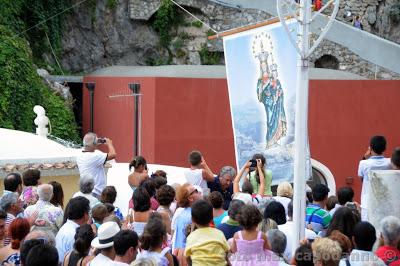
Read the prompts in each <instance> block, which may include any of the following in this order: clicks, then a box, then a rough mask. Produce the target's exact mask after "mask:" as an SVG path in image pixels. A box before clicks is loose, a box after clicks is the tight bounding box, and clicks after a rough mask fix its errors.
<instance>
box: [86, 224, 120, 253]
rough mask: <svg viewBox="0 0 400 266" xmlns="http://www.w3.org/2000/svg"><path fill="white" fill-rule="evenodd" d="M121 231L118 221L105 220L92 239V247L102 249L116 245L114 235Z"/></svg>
mask: <svg viewBox="0 0 400 266" xmlns="http://www.w3.org/2000/svg"><path fill="white" fill-rule="evenodd" d="M119 231H120V228H119V226H118V224H117V223H116V222H105V223H103V224H102V225H100V226H99V229H98V230H97V237H96V238H95V239H93V240H92V247H94V248H98V249H102V248H109V247H112V246H113V245H114V236H115V235H116V234H117V233H118V232H119Z"/></svg>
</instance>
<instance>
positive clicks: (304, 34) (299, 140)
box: [277, 0, 340, 254]
mask: <svg viewBox="0 0 400 266" xmlns="http://www.w3.org/2000/svg"><path fill="white" fill-rule="evenodd" d="M339 1H340V0H330V1H328V2H327V3H326V4H325V7H323V8H322V9H321V10H319V11H318V12H316V13H315V14H314V16H313V17H311V13H312V7H311V0H301V1H300V4H299V5H297V4H296V3H295V2H294V1H293V0H278V1H277V11H278V16H279V19H280V21H281V23H282V26H283V28H284V30H285V31H286V34H287V35H288V37H289V40H290V42H291V43H292V44H293V46H294V48H295V49H296V51H297V52H298V54H299V55H298V63H297V87H296V120H295V123H296V125H295V147H294V149H295V152H294V193H293V223H294V236H295V239H294V241H293V243H292V252H293V254H294V251H295V249H296V248H297V247H298V245H299V242H300V240H302V239H303V238H304V233H305V222H306V221H305V216H306V180H308V178H309V174H310V173H309V172H308V167H307V159H308V158H307V157H308V153H307V149H308V145H307V144H308V123H307V121H308V82H309V76H308V67H309V66H308V65H309V63H308V58H309V56H310V54H311V53H312V52H313V51H314V50H315V49H316V48H317V46H318V45H319V44H320V43H321V41H322V40H323V38H324V37H325V35H326V34H327V32H328V31H329V29H330V27H331V26H332V23H333V22H334V20H335V18H336V15H337V13H338V10H339ZM331 5H333V6H334V8H333V11H332V14H331V15H330V17H329V20H328V22H327V24H326V25H325V27H324V28H321V33H320V34H319V36H318V38H317V39H316V40H315V41H314V42H313V45H312V46H310V23H311V22H312V21H313V18H315V17H316V16H325V15H322V14H321V13H322V11H324V10H326V9H327V8H328V6H331ZM293 7H294V8H295V9H296V10H293ZM284 10H286V13H285V11H284ZM297 11H298V12H297ZM288 15H289V16H290V17H293V18H295V19H296V20H297V22H298V25H299V29H298V38H297V42H298V43H296V40H295V38H293V36H292V34H291V31H290V29H289V27H288V24H287V23H286V18H287V16H288Z"/></svg>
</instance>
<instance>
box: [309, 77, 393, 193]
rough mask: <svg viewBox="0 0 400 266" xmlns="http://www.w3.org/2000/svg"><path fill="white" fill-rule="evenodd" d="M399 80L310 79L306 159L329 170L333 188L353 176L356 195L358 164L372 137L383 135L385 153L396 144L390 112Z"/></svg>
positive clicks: (357, 189) (391, 113)
mask: <svg viewBox="0 0 400 266" xmlns="http://www.w3.org/2000/svg"><path fill="white" fill-rule="evenodd" d="M399 99H400V81H398V80H397V81H382V80H350V81H348V80H346V81H344V80H343V81H339V80H335V81H331V80H313V81H311V82H310V98H309V139H310V148H311V156H312V158H314V159H316V160H318V161H320V162H321V163H323V164H325V165H326V166H327V167H328V168H329V169H330V170H331V171H332V173H333V175H334V176H335V180H336V186H337V187H340V186H343V185H345V184H346V182H345V181H346V178H347V177H354V179H353V181H354V184H353V188H355V189H356V195H359V192H360V188H361V182H360V180H359V178H358V176H357V169H358V163H359V161H360V159H361V157H362V156H363V155H364V153H365V151H366V150H367V148H368V146H369V140H370V138H371V136H373V135H384V136H385V137H386V139H387V142H388V147H387V152H386V153H385V155H386V156H387V157H390V156H391V151H392V150H393V148H394V147H396V146H399V145H400V142H399V139H398V138H399V132H400V124H399V123H398V122H396V121H397V119H396V117H395V114H396V113H397V110H398V101H399Z"/></svg>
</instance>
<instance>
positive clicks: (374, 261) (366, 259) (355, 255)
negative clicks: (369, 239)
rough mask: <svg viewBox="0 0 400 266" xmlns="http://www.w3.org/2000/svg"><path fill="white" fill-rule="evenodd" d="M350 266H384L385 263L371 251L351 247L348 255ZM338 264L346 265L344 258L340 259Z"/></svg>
mask: <svg viewBox="0 0 400 266" xmlns="http://www.w3.org/2000/svg"><path fill="white" fill-rule="evenodd" d="M349 262H350V266H385V265H386V264H385V263H384V262H383V261H382V260H381V259H380V258H378V256H376V255H375V254H374V253H373V252H372V251H364V250H359V249H353V250H352V251H351V253H350V256H349ZM339 266H346V260H345V259H341V260H340V262H339Z"/></svg>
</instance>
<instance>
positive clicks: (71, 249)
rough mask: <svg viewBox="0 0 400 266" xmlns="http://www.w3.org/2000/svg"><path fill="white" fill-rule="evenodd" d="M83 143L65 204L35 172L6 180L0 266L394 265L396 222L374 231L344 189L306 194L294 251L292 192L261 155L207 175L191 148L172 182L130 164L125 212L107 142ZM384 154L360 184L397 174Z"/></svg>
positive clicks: (376, 141)
mask: <svg viewBox="0 0 400 266" xmlns="http://www.w3.org/2000/svg"><path fill="white" fill-rule="evenodd" d="M83 143H84V148H83V151H82V156H81V157H80V158H78V159H77V162H78V167H79V170H80V175H81V178H80V181H79V191H77V192H76V193H75V194H74V195H73V197H72V198H71V199H70V200H69V201H68V202H67V204H66V205H65V206H64V204H63V203H64V195H63V189H62V186H61V184H59V183H57V182H55V181H53V182H50V183H49V184H42V183H41V178H40V176H41V173H40V171H39V170H27V171H25V172H24V173H23V174H22V176H21V175H20V174H18V173H10V174H8V175H7V176H6V177H5V178H4V193H3V196H2V197H1V199H0V208H1V210H0V245H1V246H2V248H1V249H0V262H1V263H2V265H25V266H31V265H32V266H36V265H48V266H52V265H71V266H75V265H92V266H98V265H149V266H150V265H160V266H161V265H166V266H167V265H168V266H172V265H182V266H185V265H214V266H217V265H277V266H278V265H279V266H285V265H298V266H310V265H317V266H338V265H340V266H350V265H352V266H356V265H376V266H384V265H390V266H396V265H400V251H399V246H400V219H399V218H397V217H394V216H387V217H385V218H384V219H382V220H381V223H380V227H379V228H377V229H378V231H379V235H377V230H376V228H375V227H374V226H373V225H372V224H371V223H369V222H368V215H367V214H368V212H366V211H368V207H367V206H366V203H365V202H363V197H362V201H361V205H360V204H358V203H357V202H354V201H353V198H354V191H353V190H352V188H350V187H341V188H339V189H338V190H337V192H336V195H335V196H329V193H330V191H329V188H328V187H327V186H325V185H324V184H316V185H314V186H313V187H312V188H310V189H309V191H308V192H307V207H306V221H305V223H306V228H304V234H305V239H303V240H302V241H301V242H300V243H294V241H295V240H294V239H295V236H294V235H293V229H294V223H293V201H292V197H293V187H292V185H291V184H290V183H288V182H282V183H280V184H279V185H278V187H277V191H276V195H274V194H273V193H272V190H271V184H272V179H273V173H272V172H271V171H270V170H268V165H267V162H266V160H265V158H264V156H263V155H262V154H255V155H254V156H253V157H252V158H249V161H248V162H247V163H246V164H245V165H244V166H242V168H241V169H240V171H239V172H236V170H235V169H234V168H233V167H231V166H225V167H222V169H221V170H220V171H219V173H218V174H217V175H215V174H214V172H213V171H212V170H211V169H210V167H209V166H208V164H207V163H206V161H205V159H204V157H203V156H202V154H201V153H200V152H199V151H192V152H191V153H190V154H189V156H188V162H189V168H188V169H187V170H186V171H185V177H186V180H187V182H186V183H184V184H171V182H168V181H169V180H168V178H169V176H167V174H166V172H164V171H162V170H159V171H156V172H155V173H153V174H149V173H148V170H147V169H148V168H147V162H146V159H145V158H144V157H143V156H137V157H135V158H134V159H133V160H132V161H131V163H130V165H129V167H130V168H132V171H131V174H130V175H129V176H128V177H126V178H127V184H129V185H130V187H131V188H132V198H131V200H130V202H126V204H127V205H129V211H128V213H127V214H125V215H123V214H122V212H121V211H120V209H119V207H121V206H115V199H116V196H117V190H116V189H115V187H113V186H106V176H105V173H104V168H103V166H104V164H105V162H106V161H107V160H110V159H113V158H115V157H116V156H117V154H116V151H115V149H114V147H113V145H112V141H111V140H110V139H104V140H102V139H101V140H99V139H98V138H97V136H96V135H95V134H93V133H88V134H86V135H85V137H84V141H83ZM99 145H106V146H107V148H108V152H107V153H105V152H101V151H100V150H98V149H97V148H98V146H99ZM385 149H386V140H385V138H384V137H382V136H374V137H373V138H372V139H371V142H370V148H369V149H368V151H367V152H366V153H365V155H364V158H363V160H362V161H361V162H360V165H359V171H358V172H359V176H360V177H361V178H363V183H364V184H366V182H368V172H369V171H370V170H375V169H400V149H395V150H394V152H393V155H392V158H391V159H390V158H384V157H383V152H384V151H385ZM169 184H171V185H169ZM367 187H368V186H365V187H364V186H363V193H368V191H365V190H366V188H367ZM294 244H295V245H296V247H297V248H296V249H295V250H292V246H294Z"/></svg>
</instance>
